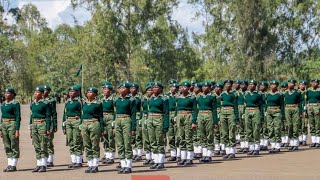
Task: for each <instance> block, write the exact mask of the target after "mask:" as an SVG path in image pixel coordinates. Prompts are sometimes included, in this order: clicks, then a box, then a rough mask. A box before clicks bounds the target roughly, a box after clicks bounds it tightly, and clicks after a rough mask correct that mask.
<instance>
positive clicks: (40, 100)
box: [33, 98, 45, 103]
mask: <svg viewBox="0 0 320 180" xmlns="http://www.w3.org/2000/svg"><path fill="white" fill-rule="evenodd" d="M44 100H45V99H43V98H41V99H39V101H36V100H33V102H34V103H40V102H42V101H44Z"/></svg>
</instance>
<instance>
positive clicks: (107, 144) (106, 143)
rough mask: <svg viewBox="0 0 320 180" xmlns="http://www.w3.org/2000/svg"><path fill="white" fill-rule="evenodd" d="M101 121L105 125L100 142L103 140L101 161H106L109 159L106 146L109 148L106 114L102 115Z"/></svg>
mask: <svg viewBox="0 0 320 180" xmlns="http://www.w3.org/2000/svg"><path fill="white" fill-rule="evenodd" d="M103 121H104V123H105V125H106V127H105V128H104V132H103V136H102V142H103V149H104V157H103V158H102V163H104V164H105V163H106V161H107V160H108V159H109V156H110V155H109V152H108V148H109V138H108V136H109V134H108V119H107V116H105V115H104V117H103Z"/></svg>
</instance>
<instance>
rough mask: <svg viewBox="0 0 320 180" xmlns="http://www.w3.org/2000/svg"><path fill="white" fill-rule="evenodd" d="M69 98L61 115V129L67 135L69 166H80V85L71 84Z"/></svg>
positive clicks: (81, 148) (81, 147)
mask: <svg viewBox="0 0 320 180" xmlns="http://www.w3.org/2000/svg"><path fill="white" fill-rule="evenodd" d="M69 96H70V98H69V99H67V101H66V103H65V107H64V111H63V117H62V130H63V133H64V134H65V135H67V142H68V145H69V148H70V150H69V151H70V157H71V164H70V165H69V166H68V167H69V168H79V167H82V150H83V146H82V137H81V132H80V124H81V113H82V100H81V98H80V87H79V86H72V87H70V89H69Z"/></svg>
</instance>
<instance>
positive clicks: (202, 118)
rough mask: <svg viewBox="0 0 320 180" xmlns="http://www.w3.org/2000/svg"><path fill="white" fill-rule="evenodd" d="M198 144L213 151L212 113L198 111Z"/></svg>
mask: <svg viewBox="0 0 320 180" xmlns="http://www.w3.org/2000/svg"><path fill="white" fill-rule="evenodd" d="M198 132H199V144H200V145H201V147H203V148H207V149H208V150H212V149H213V139H214V138H213V121H212V112H211V111H210V112H204V111H200V112H199V115H198Z"/></svg>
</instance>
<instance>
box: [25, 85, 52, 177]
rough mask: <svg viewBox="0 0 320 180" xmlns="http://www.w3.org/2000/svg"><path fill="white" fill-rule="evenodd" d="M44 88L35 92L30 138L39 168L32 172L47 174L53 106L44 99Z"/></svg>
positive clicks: (32, 104) (36, 89) (40, 87)
mask: <svg viewBox="0 0 320 180" xmlns="http://www.w3.org/2000/svg"><path fill="white" fill-rule="evenodd" d="M43 93H44V88H43V87H42V86H38V87H36V88H35V90H34V101H33V102H32V103H31V115H30V122H29V124H30V130H31V131H30V137H31V138H32V144H33V146H34V149H35V151H36V158H37V166H36V168H35V169H33V170H32V172H46V171H47V158H48V156H49V154H48V139H49V136H50V133H51V131H50V130H51V120H52V119H51V116H52V111H51V105H50V103H49V102H48V101H47V100H45V99H43Z"/></svg>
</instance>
